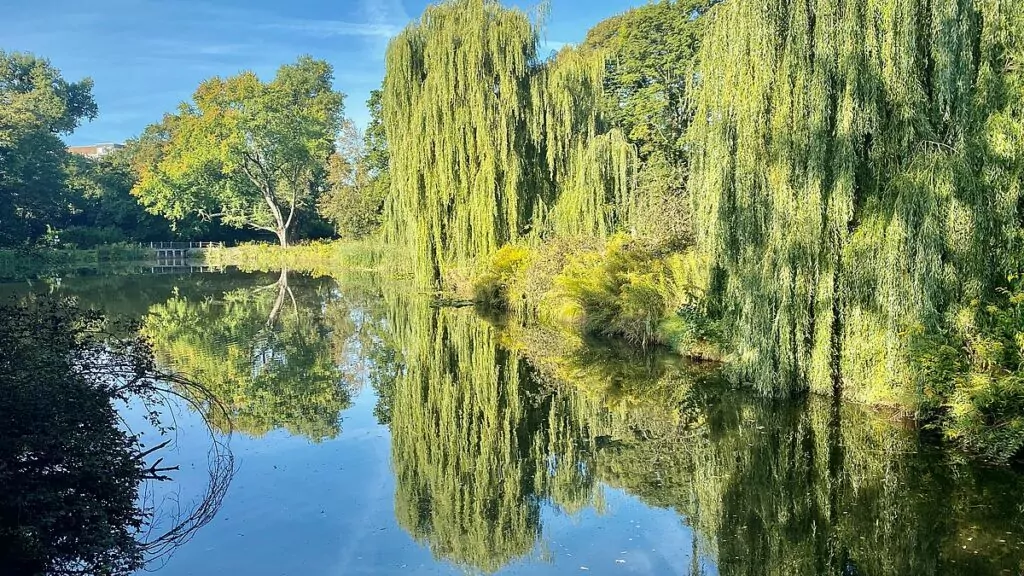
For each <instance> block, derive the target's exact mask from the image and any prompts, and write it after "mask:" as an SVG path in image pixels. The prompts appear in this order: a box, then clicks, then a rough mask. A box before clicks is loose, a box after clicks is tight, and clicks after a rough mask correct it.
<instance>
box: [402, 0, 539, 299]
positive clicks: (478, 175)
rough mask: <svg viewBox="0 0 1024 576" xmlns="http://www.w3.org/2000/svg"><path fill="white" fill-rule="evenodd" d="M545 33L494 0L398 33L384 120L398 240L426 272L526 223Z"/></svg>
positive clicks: (466, 257)
mask: <svg viewBox="0 0 1024 576" xmlns="http://www.w3.org/2000/svg"><path fill="white" fill-rule="evenodd" d="M536 45H537V33H536V31H535V30H534V28H533V26H532V25H531V23H530V21H529V18H528V17H527V16H526V14H524V13H523V12H521V11H518V10H506V9H503V8H501V6H500V5H499V4H498V3H497V2H493V1H489V0H456V1H453V2H447V3H443V4H439V5H436V6H431V7H429V8H427V10H426V11H425V12H424V14H423V16H422V18H421V19H420V21H419V22H418V23H413V24H411V25H409V27H407V28H406V29H405V30H404V31H403V32H402V33H401V34H399V35H398V36H397V37H395V39H394V40H392V41H391V44H390V45H389V47H388V51H387V61H386V73H385V76H384V124H385V127H386V130H387V134H388V142H389V143H390V144H391V154H392V156H391V177H392V194H391V196H390V198H389V201H388V206H387V208H386V210H387V216H386V217H387V220H388V225H389V233H390V237H391V239H392V240H394V241H397V242H400V243H401V242H404V243H408V244H409V245H410V247H411V248H413V249H414V250H415V253H416V255H417V261H418V263H419V264H418V267H419V274H418V275H419V276H420V277H421V278H425V279H429V280H430V281H431V282H433V283H437V282H438V281H439V280H440V278H441V275H442V272H443V271H444V269H445V268H446V267H447V266H448V265H450V264H454V265H458V264H465V263H467V262H469V261H470V259H471V258H473V257H474V256H476V255H477V254H482V253H484V254H485V253H488V252H490V251H492V250H494V249H495V248H497V247H498V246H500V245H501V244H504V243H505V242H508V241H511V240H515V239H516V238H517V237H518V236H519V234H520V232H521V230H522V229H523V227H524V225H525V224H526V222H528V221H529V219H530V214H531V207H530V206H529V203H528V202H526V201H525V200H526V198H527V194H528V192H529V190H528V189H529V185H528V184H529V183H528V179H527V177H526V171H525V170H524V168H523V164H524V163H523V160H524V154H525V152H526V151H527V149H528V147H529V129H528V119H527V113H528V110H529V102H530V81H529V77H530V73H531V70H532V68H533V67H534V66H535V65H536Z"/></svg>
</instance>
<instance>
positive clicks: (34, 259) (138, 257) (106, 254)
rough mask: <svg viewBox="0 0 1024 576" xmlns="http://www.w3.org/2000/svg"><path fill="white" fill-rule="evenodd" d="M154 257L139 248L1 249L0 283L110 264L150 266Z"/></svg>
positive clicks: (141, 247) (148, 250)
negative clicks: (1, 281)
mask: <svg viewBox="0 0 1024 576" xmlns="http://www.w3.org/2000/svg"><path fill="white" fill-rule="evenodd" d="M154 257H155V251H154V250H152V249H150V248H145V247H143V246H140V245H137V244H113V245H109V246H99V247H96V248H91V249H88V250H78V249H49V248H26V249H10V248H7V249H0V280H3V281H12V280H23V279H27V278H39V277H42V276H51V275H55V274H63V273H67V272H69V271H77V270H86V269H93V268H98V267H103V266H107V265H111V264H127V263H133V262H147V261H151V260H153V258H154Z"/></svg>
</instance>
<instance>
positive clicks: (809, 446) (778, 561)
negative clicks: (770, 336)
mask: <svg viewBox="0 0 1024 576" xmlns="http://www.w3.org/2000/svg"><path fill="white" fill-rule="evenodd" d="M385 298H386V299H388V305H387V306H386V308H387V317H386V318H385V319H382V321H381V322H382V324H383V325H386V326H388V327H389V329H390V334H391V336H392V343H393V344H394V345H395V348H396V352H395V353H396V354H397V355H398V356H400V357H401V358H402V359H403V363H402V366H403V368H402V369H401V370H399V371H398V372H397V374H398V375H397V378H396V379H395V380H394V387H393V389H392V390H390V391H387V390H385V391H386V392H388V394H390V395H391V396H390V397H393V401H392V402H391V404H390V407H391V410H390V416H391V428H392V434H393V447H392V458H393V462H394V469H395V473H396V476H397V488H396V512H397V514H398V518H399V522H400V523H401V524H402V526H403V527H404V528H405V529H406V530H408V531H409V532H410V533H411V534H412V535H413V536H414V537H416V538H417V539H419V540H420V541H422V542H424V543H425V544H427V545H428V546H429V547H430V548H431V550H432V551H433V553H434V554H435V556H437V557H439V558H443V559H446V560H449V561H451V562H453V563H456V564H458V565H460V566H462V567H464V568H466V569H469V570H471V571H483V572H493V571H496V570H498V569H499V568H501V567H502V566H504V565H506V564H508V563H509V562H511V561H513V560H515V559H517V558H520V557H522V556H525V555H528V554H530V553H531V551H533V550H534V549H535V547H536V543H537V541H538V539H539V538H540V536H541V533H542V526H541V521H540V513H539V512H540V507H541V505H542V504H543V503H545V502H546V503H549V504H550V505H553V506H557V507H558V508H560V509H562V510H563V511H566V512H567V513H570V514H573V513H576V512H578V511H580V510H583V509H586V508H589V507H597V508H600V507H601V499H600V494H601V492H602V491H601V489H600V486H601V485H602V484H603V485H609V486H614V487H618V488H622V489H624V490H626V491H628V492H630V493H632V494H634V495H636V496H638V497H639V498H641V499H642V500H644V501H645V502H646V503H647V504H649V505H652V506H658V507H665V508H672V509H674V510H676V511H678V512H679V513H680V514H681V516H682V518H681V520H682V521H683V522H686V523H687V524H689V525H690V526H691V527H692V528H693V529H694V535H695V540H694V543H693V554H691V558H692V560H693V563H692V565H691V566H690V567H689V568H690V573H691V574H698V573H702V572H703V571H707V570H705V569H706V568H708V567H710V566H714V570H712V571H717V573H719V574H723V575H732V574H737V575H746V574H751V575H753V574H786V575H803V574H807V575H816V574H849V575H852V574H881V575H887V574H893V575H896V574H910V573H913V574H974V573H1000V571H1003V572H1004V573H1016V572H1019V571H1020V570H1021V568H1022V566H1021V560H1020V558H1021V557H1022V555H1021V547H1020V546H1019V544H1017V542H1016V541H1014V542H1010V541H1009V539H1010V538H1016V539H1018V541H1019V538H1020V536H1019V535H1020V534H1021V533H1022V532H1024V514H1022V512H1024V510H1022V509H1021V507H1020V503H1019V502H1016V501H1015V500H1014V497H1015V495H1019V494H1021V493H1024V482H1022V479H1021V478H1020V477H1019V476H1017V475H1015V474H1013V473H1012V472H1009V471H1006V470H1002V471H999V470H987V469H980V468H977V467H974V466H972V465H968V464H965V463H961V462H956V461H955V460H954V459H953V458H951V457H950V456H949V455H948V454H946V453H944V452H942V451H941V450H940V449H938V448H937V447H933V446H930V445H929V444H928V443H926V442H922V440H921V439H920V433H919V432H918V431H917V430H914V429H911V428H909V427H908V426H906V425H904V424H902V422H901V421H900V420H899V419H898V418H895V417H894V416H892V415H886V414H879V413H874V412H870V411H868V410H865V409H862V408H860V407H857V406H852V405H836V404H833V403H832V402H830V401H829V400H827V399H821V398H810V399H804V400H799V401H786V402H783V401H769V400H763V399H758V398H754V397H751V396H749V395H747V394H744V393H742V392H740V391H736V390H732V389H729V388H728V387H726V386H725V385H723V384H721V383H718V382H716V381H714V379H713V378H712V374H713V370H711V369H710V368H709V367H707V366H702V365H679V364H678V362H674V361H671V360H669V359H668V358H667V357H659V356H657V355H642V356H637V355H636V353H635V352H625V351H623V350H619V349H617V348H615V347H612V346H594V345H592V344H587V343H583V342H580V341H576V340H573V339H572V338H570V337H566V336H565V335H561V334H551V333H545V332H543V331H537V330H522V329H519V328H516V327H514V326H513V327H506V328H504V329H498V328H495V327H494V326H492V325H490V324H487V323H486V322H484V321H482V320H480V319H479V318H477V317H475V316H474V315H473V314H472V313H470V312H469V311H466V310H455V309H449V308H435V307H431V306H430V305H429V304H428V303H427V302H422V301H418V300H417V299H416V298H411V297H400V296H394V295H388V294H387V291H385ZM1007 532H1010V533H1012V534H1013V535H1014V536H1012V537H1011V536H1009V535H1007Z"/></svg>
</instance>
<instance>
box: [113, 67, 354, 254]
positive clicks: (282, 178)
mask: <svg viewBox="0 0 1024 576" xmlns="http://www.w3.org/2000/svg"><path fill="white" fill-rule="evenodd" d="M332 81H333V71H332V68H331V65H330V64H328V63H327V62H324V61H322V60H314V59H312V58H310V57H307V56H304V57H301V58H299V59H298V60H297V61H296V62H295V63H294V64H287V65H284V66H282V67H281V68H280V69H279V70H278V71H277V75H276V76H275V77H274V79H273V80H271V81H269V82H264V81H261V80H260V79H259V78H258V77H257V76H256V75H255V74H253V73H252V72H243V73H241V74H238V75H236V76H232V77H229V78H219V77H215V78H211V79H209V80H207V81H205V82H203V83H202V84H201V85H200V86H199V88H198V89H197V90H196V92H195V94H194V95H193V99H192V102H190V103H184V104H182V105H181V106H180V108H179V109H178V111H177V113H174V114H168V115H166V116H165V117H164V119H163V121H162V122H160V123H159V124H154V125H152V126H150V127H149V128H147V129H146V132H145V133H144V134H143V136H142V137H141V139H140V141H141V142H140V144H141V146H140V147H141V151H140V153H139V154H138V155H137V158H136V169H137V170H138V171H139V175H140V177H139V182H138V184H137V185H136V186H135V188H134V190H133V193H134V194H135V195H136V196H137V197H138V198H139V200H140V201H141V202H142V203H143V204H144V205H145V206H146V208H147V209H148V210H149V211H150V212H152V213H154V214H161V215H163V216H165V217H167V218H169V219H171V220H181V219H183V218H185V217H187V216H189V215H200V216H202V217H204V218H220V219H221V220H222V221H223V222H224V223H225V224H227V225H229V226H234V227H238V228H242V227H248V228H253V229H258V230H264V231H268V232H272V233H274V234H275V235H276V236H277V238H278V240H279V242H280V243H281V245H282V246H287V245H288V240H289V235H290V234H291V233H292V229H293V226H294V223H295V221H296V214H297V213H298V212H301V211H303V210H306V209H308V208H310V207H311V206H312V205H313V203H314V202H315V200H316V197H317V196H318V195H319V194H320V193H321V192H322V188H323V178H324V176H325V171H326V166H327V159H328V157H329V156H330V155H331V153H332V152H333V151H334V142H335V138H336V137H337V135H338V132H339V129H340V127H341V122H342V112H343V105H344V104H343V103H344V95H343V94H341V93H340V92H336V91H335V90H334V89H333V86H332Z"/></svg>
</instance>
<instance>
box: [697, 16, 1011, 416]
mask: <svg viewBox="0 0 1024 576" xmlns="http://www.w3.org/2000/svg"><path fill="white" fill-rule="evenodd" d="M1021 8H1022V5H1021V4H1020V2H1019V1H1010V2H989V1H981V0H979V1H971V0H948V1H942V2H870V1H859V0H850V1H843V2H816V3H793V4H790V3H769V4H768V5H764V4H763V3H758V2H746V1H738V2H727V3H723V4H721V5H719V6H717V7H716V8H715V9H713V10H712V11H711V12H710V13H709V14H708V15H707V16H706V17H708V18H711V19H712V21H713V22H712V24H711V25H710V28H709V30H708V34H707V37H706V38H705V40H704V43H703V48H702V50H701V61H700V68H701V74H700V76H699V81H698V89H699V92H698V96H697V102H696V109H695V116H694V117H695V121H694V123H693V125H692V130H691V138H692V146H693V152H694V156H693V171H692V177H691V178H690V186H691V192H692V195H693V206H694V214H695V218H696V221H697V226H696V229H697V231H698V238H699V243H700V247H701V249H702V250H705V251H707V253H708V254H709V255H710V256H711V257H712V259H713V262H714V265H715V267H716V269H717V270H718V271H719V272H720V273H721V274H720V276H719V277H718V279H719V280H720V281H719V282H717V283H716V285H717V286H718V287H719V290H718V292H717V293H716V294H715V298H717V299H718V300H719V302H720V303H721V306H722V308H723V310H724V314H725V318H726V320H727V322H728V324H729V334H730V337H731V339H732V347H733V350H734V354H733V358H734V362H733V363H732V370H733V373H734V374H735V376H736V377H737V378H739V379H743V380H747V381H752V382H753V383H754V384H755V385H756V386H757V387H758V388H759V389H760V390H762V391H764V392H766V393H773V394H784V393H791V392H795V391H799V390H804V389H807V388H808V387H809V388H811V389H812V390H817V391H822V392H825V391H832V390H833V389H835V390H837V391H838V390H842V392H843V394H844V395H845V396H847V397H849V398H853V399H857V400H861V401H868V402H875V403H893V404H898V405H901V406H904V407H910V408H913V407H914V406H916V405H917V404H918V403H919V402H920V400H921V399H920V397H919V396H918V395H917V393H916V391H915V389H914V386H913V383H912V376H911V374H910V371H909V367H908V357H907V339H906V334H908V333H909V332H910V330H911V329H912V328H914V327H918V326H920V327H923V329H924V330H926V331H932V330H937V329H941V326H942V324H943V318H944V316H945V314H946V313H947V312H954V311H955V310H956V309H957V308H958V307H959V306H961V305H962V304H963V303H965V302H968V301H970V300H971V299H973V298H979V297H984V296H985V295H987V294H991V291H992V289H993V287H994V286H995V284H996V282H997V281H998V280H999V278H1001V277H1002V276H1004V275H1005V273H1006V272H1007V271H1009V268H1008V267H1009V266H1010V264H1011V262H1010V261H1011V259H1012V258H1013V256H1014V254H1016V253H1018V251H1019V250H1020V245H1019V243H1018V231H1019V230H1020V227H1021V213H1020V211H1019V206H1020V202H1021V200H1020V199H1021V190H1022V179H1021V174H1022V171H1021V168H1020V166H1021V161H1022V156H1021V152H1020V151H1021V148H1020V146H1019V142H1020V139H1019V134H1020V132H1019V130H1020V127H1021V118H1022V116H1021V105H1020V100H1019V97H1020V94H1021V93H1020V89H1019V85H1020V56H1021V49H1022V46H1024V43H1022V39H1021V36H1020V34H1021V33H1020V30H1021V29H1022V20H1021V18H1022V17H1021V14H1022V13H1024V11H1022V9H1021ZM1011 142H1017V143H1018V144H1011Z"/></svg>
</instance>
